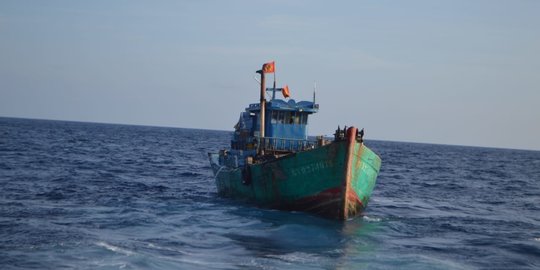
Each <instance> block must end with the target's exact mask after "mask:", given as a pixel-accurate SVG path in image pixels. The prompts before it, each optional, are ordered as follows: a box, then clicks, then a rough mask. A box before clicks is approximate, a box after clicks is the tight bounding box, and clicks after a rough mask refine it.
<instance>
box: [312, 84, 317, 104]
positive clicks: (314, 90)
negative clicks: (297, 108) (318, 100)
mask: <svg viewBox="0 0 540 270" xmlns="http://www.w3.org/2000/svg"><path fill="white" fill-rule="evenodd" d="M316 90H317V82H315V81H314V82H313V106H315V92H316Z"/></svg>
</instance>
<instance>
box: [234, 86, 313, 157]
mask: <svg viewBox="0 0 540 270" xmlns="http://www.w3.org/2000/svg"><path fill="white" fill-rule="evenodd" d="M267 90H272V91H273V92H274V94H273V95H272V97H273V98H272V100H270V101H268V102H266V110H265V112H266V113H265V116H266V117H265V131H264V132H265V136H264V138H261V137H260V134H259V133H260V131H259V130H260V111H261V105H260V104H259V103H253V104H250V105H249V107H247V108H246V110H245V112H242V113H241V114H240V119H239V120H238V123H237V124H236V125H235V132H234V135H233V139H232V141H231V149H232V150H242V151H248V153H245V154H248V155H251V153H250V152H251V151H253V155H254V153H256V151H257V150H258V149H259V148H260V147H262V148H263V149H265V150H269V151H274V152H294V151H299V150H303V149H306V148H308V147H311V146H312V145H313V142H309V141H308V134H307V131H308V118H309V115H311V114H313V113H316V112H317V111H318V110H319V105H318V104H315V102H311V101H299V102H296V101H294V100H293V99H290V100H288V101H284V100H281V99H276V98H275V91H276V90H277V91H279V90H281V89H267Z"/></svg>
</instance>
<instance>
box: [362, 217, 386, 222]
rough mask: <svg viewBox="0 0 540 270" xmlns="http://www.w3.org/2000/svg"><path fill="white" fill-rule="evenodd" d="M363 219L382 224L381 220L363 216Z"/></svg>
mask: <svg viewBox="0 0 540 270" xmlns="http://www.w3.org/2000/svg"><path fill="white" fill-rule="evenodd" d="M362 219H363V220H364V221H367V222H381V220H382V219H381V218H377V217H368V216H363V217H362Z"/></svg>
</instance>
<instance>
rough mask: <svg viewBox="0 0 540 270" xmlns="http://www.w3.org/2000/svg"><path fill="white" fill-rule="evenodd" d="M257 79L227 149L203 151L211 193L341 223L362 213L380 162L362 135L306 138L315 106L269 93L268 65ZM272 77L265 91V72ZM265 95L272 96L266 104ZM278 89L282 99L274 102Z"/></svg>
mask: <svg viewBox="0 0 540 270" xmlns="http://www.w3.org/2000/svg"><path fill="white" fill-rule="evenodd" d="M256 72H257V73H258V74H260V102H259V103H254V104H250V105H249V106H248V107H247V108H246V109H245V111H244V112H241V113H240V119H239V120H238V123H237V124H236V125H235V126H234V133H233V135H232V140H231V145H230V148H229V149H224V150H220V151H219V153H209V154H208V155H209V159H210V164H211V166H212V170H213V172H214V175H215V182H216V186H217V190H218V194H219V195H221V196H225V197H230V198H235V199H244V200H247V201H249V202H252V203H254V204H255V205H257V206H260V207H266V208H272V209H279V210H287V211H304V212H309V213H313V214H316V215H319V216H322V217H325V218H330V219H338V220H347V219H350V218H353V217H355V216H357V215H360V214H361V213H362V212H363V210H364V209H365V208H366V206H367V204H368V201H369V198H370V196H371V193H372V191H373V188H374V186H375V181H376V178H377V174H378V173H379V169H380V166H381V159H380V158H379V157H378V156H377V154H375V153H374V152H373V151H371V150H370V149H369V148H368V147H366V146H365V145H364V139H363V136H364V130H363V129H362V130H360V131H359V130H358V129H357V128H355V127H349V128H347V127H344V128H340V127H339V126H338V129H337V130H336V132H335V133H334V137H333V138H326V137H324V136H317V137H316V139H313V140H310V139H309V137H308V134H307V126H308V118H309V116H310V115H312V114H314V113H317V112H318V110H319V104H316V103H315V92H314V94H313V100H312V101H299V102H296V101H295V100H293V99H290V98H289V96H290V91H289V87H288V86H285V87H283V88H276V83H275V62H269V63H266V64H264V65H263V66H262V69H260V70H258V71H256ZM269 73H274V85H273V87H271V88H266V84H265V75H266V74H269ZM267 92H271V94H272V95H271V99H269V100H268V101H267V100H266V95H267ZM276 92H278V93H279V92H281V93H282V94H283V97H284V99H278V98H276Z"/></svg>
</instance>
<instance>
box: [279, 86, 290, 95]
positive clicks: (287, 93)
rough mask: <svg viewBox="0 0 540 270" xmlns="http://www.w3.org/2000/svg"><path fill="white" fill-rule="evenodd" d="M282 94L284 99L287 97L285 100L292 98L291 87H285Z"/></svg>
mask: <svg viewBox="0 0 540 270" xmlns="http://www.w3.org/2000/svg"><path fill="white" fill-rule="evenodd" d="M281 93H282V94H283V97H285V98H288V97H290V96H291V92H289V86H288V85H285V87H283V90H281Z"/></svg>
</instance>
